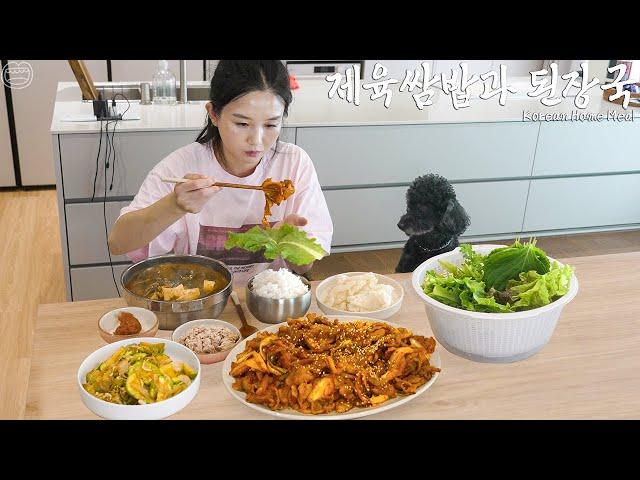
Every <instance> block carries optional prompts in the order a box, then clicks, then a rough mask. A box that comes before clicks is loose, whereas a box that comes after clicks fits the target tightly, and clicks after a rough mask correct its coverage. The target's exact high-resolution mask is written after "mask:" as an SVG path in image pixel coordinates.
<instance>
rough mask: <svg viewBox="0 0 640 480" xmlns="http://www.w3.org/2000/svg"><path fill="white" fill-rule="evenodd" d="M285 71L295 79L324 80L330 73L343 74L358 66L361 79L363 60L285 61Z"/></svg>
mask: <svg viewBox="0 0 640 480" xmlns="http://www.w3.org/2000/svg"><path fill="white" fill-rule="evenodd" d="M285 64H286V65H287V70H289V73H290V74H291V75H295V76H296V77H297V78H305V77H306V78H324V77H326V76H327V75H331V74H332V73H336V72H339V73H342V74H344V73H345V72H346V71H347V69H349V68H351V67H353V65H358V64H359V65H360V79H363V78H364V76H363V72H364V60H286V61H285Z"/></svg>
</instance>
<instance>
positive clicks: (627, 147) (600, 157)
mask: <svg viewBox="0 0 640 480" xmlns="http://www.w3.org/2000/svg"><path fill="white" fill-rule="evenodd" d="M639 150H640V125H639V124H638V123H636V122H616V121H603V122H541V124H540V137H539V140H538V149H537V151H536V159H535V164H534V168H533V174H534V175H575V174H584V173H605V172H637V171H639V170H640V155H639V154H638V151H639Z"/></svg>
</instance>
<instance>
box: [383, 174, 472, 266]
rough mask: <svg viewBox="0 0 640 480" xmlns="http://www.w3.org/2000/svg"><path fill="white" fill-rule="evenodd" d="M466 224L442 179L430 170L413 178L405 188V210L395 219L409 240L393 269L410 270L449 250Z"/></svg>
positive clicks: (446, 182)
mask: <svg viewBox="0 0 640 480" xmlns="http://www.w3.org/2000/svg"><path fill="white" fill-rule="evenodd" d="M470 223H471V221H470V219H469V216H468V215H467V212H465V210H464V208H462V205H460V204H459V203H458V200H457V199H456V192H455V191H454V189H453V187H452V186H451V184H450V183H449V181H448V180H447V179H446V178H444V177H442V176H440V175H436V174H433V173H431V174H428V175H423V176H421V177H418V178H416V179H415V180H414V181H413V182H412V184H411V185H410V186H409V189H408V190H407V213H405V214H404V215H403V216H402V218H400V221H399V222H398V228H399V229H400V230H402V231H403V232H404V233H406V234H407V235H409V240H407V243H406V244H405V246H404V250H403V251H402V256H401V257H400V261H399V262H398V265H397V266H396V272H398V273H402V272H412V271H414V270H415V268H416V267H417V266H418V265H420V264H421V263H422V262H424V261H425V260H427V259H428V258H431V257H433V256H435V255H440V254H441V253H445V252H449V251H451V250H453V249H454V248H456V247H457V246H458V245H460V244H459V242H458V236H460V235H462V233H464V231H465V230H466V229H467V227H468V226H469V224H470Z"/></svg>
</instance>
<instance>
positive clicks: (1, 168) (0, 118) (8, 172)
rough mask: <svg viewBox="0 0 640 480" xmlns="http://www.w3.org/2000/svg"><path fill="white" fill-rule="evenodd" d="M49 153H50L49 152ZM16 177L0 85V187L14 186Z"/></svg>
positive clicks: (2, 89) (2, 90) (3, 96)
mask: <svg viewBox="0 0 640 480" xmlns="http://www.w3.org/2000/svg"><path fill="white" fill-rule="evenodd" d="M49 155H51V153H49ZM15 185H16V177H15V174H14V170H13V152H12V150H11V136H10V135H9V117H8V115H7V103H6V101H5V95H4V88H3V87H2V86H0V187H14V186H15Z"/></svg>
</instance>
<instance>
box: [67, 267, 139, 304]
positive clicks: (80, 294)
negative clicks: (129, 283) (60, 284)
mask: <svg viewBox="0 0 640 480" xmlns="http://www.w3.org/2000/svg"><path fill="white" fill-rule="evenodd" d="M130 265H131V264H126V265H114V266H113V272H112V271H111V266H110V265H107V266H103V267H82V268H72V269H71V270H70V275H71V287H72V289H73V301H74V302H79V301H81V300H97V299H100V298H117V297H118V296H119V295H118V290H120V294H122V286H121V285H120V277H121V275H122V272H124V271H125V270H126V269H127V268H129V266H130ZM114 277H115V281H116V283H117V284H118V287H117V288H116V284H115V283H114V282H113V278H114Z"/></svg>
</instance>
